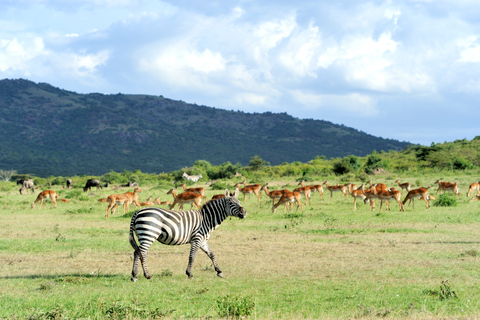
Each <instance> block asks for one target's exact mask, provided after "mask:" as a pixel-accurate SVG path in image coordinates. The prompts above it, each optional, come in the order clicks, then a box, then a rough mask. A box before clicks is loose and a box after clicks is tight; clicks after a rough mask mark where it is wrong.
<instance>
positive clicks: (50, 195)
mask: <svg viewBox="0 0 480 320" xmlns="http://www.w3.org/2000/svg"><path fill="white" fill-rule="evenodd" d="M48 198H50V199H51V200H52V205H51V206H50V209H51V208H52V207H53V205H54V204H55V208H57V198H58V196H57V193H56V192H55V191H53V190H45V191H42V192H40V193H39V194H38V196H37V199H36V200H35V201H34V202H33V203H32V209H33V208H34V207H35V205H36V204H37V202H38V201H40V206H39V209H42V204H43V202H44V201H45V200H47V199H48ZM45 208H47V205H45Z"/></svg>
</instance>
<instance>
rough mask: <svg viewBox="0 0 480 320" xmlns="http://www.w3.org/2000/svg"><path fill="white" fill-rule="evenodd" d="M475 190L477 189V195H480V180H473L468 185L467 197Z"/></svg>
mask: <svg viewBox="0 0 480 320" xmlns="http://www.w3.org/2000/svg"><path fill="white" fill-rule="evenodd" d="M475 190H477V195H480V182H474V183H472V184H471V185H470V187H468V192H467V198H470V194H472V195H473V193H474V192H475Z"/></svg>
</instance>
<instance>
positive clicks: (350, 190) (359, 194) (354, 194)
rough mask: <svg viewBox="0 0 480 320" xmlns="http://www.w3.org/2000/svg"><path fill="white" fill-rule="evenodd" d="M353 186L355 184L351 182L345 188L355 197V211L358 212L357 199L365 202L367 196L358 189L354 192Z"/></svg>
mask: <svg viewBox="0 0 480 320" xmlns="http://www.w3.org/2000/svg"><path fill="white" fill-rule="evenodd" d="M352 185H353V184H352V183H351V182H349V183H346V184H345V186H346V187H347V191H348V193H350V195H351V196H352V197H353V211H355V210H357V198H360V199H362V200H365V198H366V196H365V194H364V193H363V191H362V190H358V189H355V190H354V189H353V187H352ZM362 187H363V185H362Z"/></svg>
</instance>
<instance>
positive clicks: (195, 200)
mask: <svg viewBox="0 0 480 320" xmlns="http://www.w3.org/2000/svg"><path fill="white" fill-rule="evenodd" d="M167 194H171V195H172V196H173V199H174V201H173V203H172V204H171V205H170V206H169V208H170V210H172V209H173V208H174V207H175V205H176V204H177V203H178V204H179V210H183V205H184V204H185V203H190V205H191V207H190V208H193V206H194V205H195V206H196V207H197V208H198V210H200V209H201V208H200V206H201V202H202V196H201V195H199V194H198V193H195V192H188V191H186V192H182V193H180V194H178V195H177V194H176V193H175V188H173V189H170V190H169V191H168V192H167Z"/></svg>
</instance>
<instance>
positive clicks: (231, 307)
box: [217, 294, 255, 318]
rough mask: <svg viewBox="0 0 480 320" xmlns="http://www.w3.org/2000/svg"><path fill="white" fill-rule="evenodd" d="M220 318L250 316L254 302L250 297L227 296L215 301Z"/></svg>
mask: <svg viewBox="0 0 480 320" xmlns="http://www.w3.org/2000/svg"><path fill="white" fill-rule="evenodd" d="M217 307H218V311H217V313H218V315H219V316H220V317H235V318H240V317H245V316H249V315H251V314H252V312H253V310H254V309H255V302H254V301H253V298H252V297H242V296H232V295H229V294H227V295H226V296H223V297H221V298H219V299H218V300H217Z"/></svg>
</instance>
